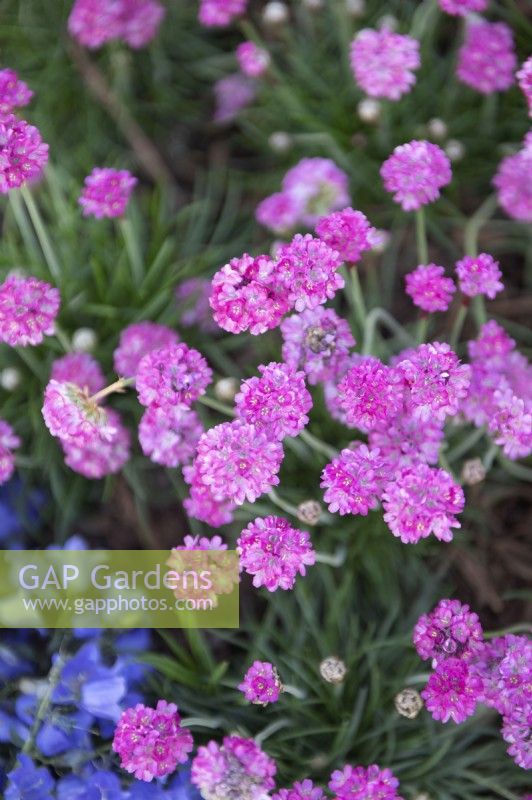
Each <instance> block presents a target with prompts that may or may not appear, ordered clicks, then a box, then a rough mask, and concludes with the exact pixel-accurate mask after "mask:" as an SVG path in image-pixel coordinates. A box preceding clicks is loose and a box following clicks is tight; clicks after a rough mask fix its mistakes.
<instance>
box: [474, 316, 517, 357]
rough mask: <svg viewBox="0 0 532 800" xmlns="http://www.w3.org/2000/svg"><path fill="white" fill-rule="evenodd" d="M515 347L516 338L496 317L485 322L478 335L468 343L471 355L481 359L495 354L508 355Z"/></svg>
mask: <svg viewBox="0 0 532 800" xmlns="http://www.w3.org/2000/svg"><path fill="white" fill-rule="evenodd" d="M514 348H515V341H514V339H512V338H511V336H508V334H507V333H506V331H505V330H504V328H502V327H501V326H500V325H499V323H498V322H495V320H494V319H490V320H489V321H488V322H486V323H484V325H482V327H481V328H480V333H479V335H478V337H477V338H476V339H474V340H473V341H471V342H468V343H467V349H468V352H469V357H470V358H471V359H480V360H481V361H483V360H485V359H488V358H493V357H494V356H507V355H508V354H509V353H511V352H512V350H513V349H514Z"/></svg>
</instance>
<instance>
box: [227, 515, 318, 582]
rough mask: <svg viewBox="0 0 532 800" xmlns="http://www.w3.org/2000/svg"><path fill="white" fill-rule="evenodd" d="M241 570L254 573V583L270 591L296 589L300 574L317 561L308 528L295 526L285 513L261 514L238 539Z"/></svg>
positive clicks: (249, 573) (303, 573) (304, 572)
mask: <svg viewBox="0 0 532 800" xmlns="http://www.w3.org/2000/svg"><path fill="white" fill-rule="evenodd" d="M237 551H238V553H239V554H240V568H241V570H243V571H245V572H247V573H248V575H252V576H253V586H255V587H257V588H259V587H260V586H264V587H265V588H266V589H267V590H268V591H269V592H275V591H276V589H293V588H294V584H295V582H296V577H297V575H298V574H299V575H305V574H306V567H308V566H312V564H314V563H315V561H316V554H315V552H314V549H313V547H312V544H311V541H310V536H309V534H308V533H307V531H300V530H298V529H296V528H292V526H291V525H290V523H289V522H288V520H286V519H284V518H283V517H275V516H268V517H264V519H262V518H261V517H258V518H257V519H256V520H254V521H253V522H250V523H249V525H248V526H247V527H246V528H244V530H243V531H242V533H241V534H240V536H239V538H238V541H237Z"/></svg>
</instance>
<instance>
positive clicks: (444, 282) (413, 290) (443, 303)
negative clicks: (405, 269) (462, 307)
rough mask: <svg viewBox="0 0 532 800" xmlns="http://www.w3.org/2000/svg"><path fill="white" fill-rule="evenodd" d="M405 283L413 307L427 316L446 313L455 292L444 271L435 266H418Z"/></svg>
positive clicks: (454, 287)
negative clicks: (436, 312) (441, 312)
mask: <svg viewBox="0 0 532 800" xmlns="http://www.w3.org/2000/svg"><path fill="white" fill-rule="evenodd" d="M405 281H406V293H407V294H408V295H409V296H410V297H411V298H412V302H413V303H414V305H416V306H417V307H418V308H421V309H422V310H423V311H426V312H427V313H429V314H431V313H432V312H434V311H447V309H448V308H449V305H450V303H451V300H452V299H453V294H454V292H455V291H456V286H455V285H454V282H453V280H452V278H446V277H445V269H444V268H443V267H439V266H438V265H437V264H420V265H419V267H417V268H416V269H415V270H414V271H413V272H409V273H408V275H406V277H405Z"/></svg>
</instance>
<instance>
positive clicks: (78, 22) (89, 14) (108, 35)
mask: <svg viewBox="0 0 532 800" xmlns="http://www.w3.org/2000/svg"><path fill="white" fill-rule="evenodd" d="M164 13H165V10H164V6H163V5H162V4H161V3H160V2H159V0H113V2H109V0H76V2H75V3H74V5H73V7H72V11H71V12H70V16H69V18H68V30H69V32H70V34H71V35H72V36H73V37H74V38H75V39H77V40H78V42H79V43H80V44H82V45H84V46H85V47H90V48H92V49H95V48H98V47H101V46H102V45H103V44H105V43H106V42H109V41H111V40H113V39H122V40H123V41H125V42H126V43H127V44H128V45H129V46H130V47H134V48H138V47H144V46H145V45H146V44H148V42H151V40H152V39H153V38H154V37H155V36H156V34H157V31H158V28H159V25H160V24H161V21H162V19H163V17H164Z"/></svg>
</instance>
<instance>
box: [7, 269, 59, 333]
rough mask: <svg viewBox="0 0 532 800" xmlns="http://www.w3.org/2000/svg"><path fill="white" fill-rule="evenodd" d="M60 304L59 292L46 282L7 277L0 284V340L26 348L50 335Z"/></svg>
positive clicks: (13, 276)
mask: <svg viewBox="0 0 532 800" xmlns="http://www.w3.org/2000/svg"><path fill="white" fill-rule="evenodd" d="M60 303H61V298H60V295H59V290H58V289H55V288H54V287H53V286H50V284H49V283H45V282H44V281H39V280H37V278H19V277H17V276H16V275H12V276H10V277H9V278H7V279H6V280H5V281H4V282H3V283H2V284H1V285H0V341H3V342H6V344H8V345H10V346H11V347H26V346H27V345H37V344H40V343H41V342H42V341H43V339H44V337H45V336H53V334H54V332H55V318H56V317H57V314H58V312H59V306H60Z"/></svg>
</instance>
